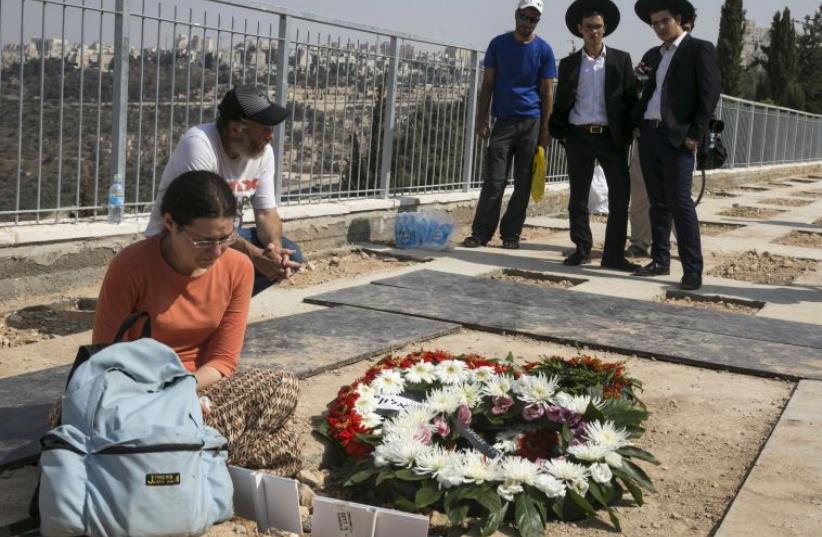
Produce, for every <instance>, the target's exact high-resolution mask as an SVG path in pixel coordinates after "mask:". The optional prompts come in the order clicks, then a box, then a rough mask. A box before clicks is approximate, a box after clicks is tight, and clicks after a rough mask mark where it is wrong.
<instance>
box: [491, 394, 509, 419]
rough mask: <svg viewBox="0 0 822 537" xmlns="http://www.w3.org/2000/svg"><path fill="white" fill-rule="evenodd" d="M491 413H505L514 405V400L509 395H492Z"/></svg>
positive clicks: (497, 414)
mask: <svg viewBox="0 0 822 537" xmlns="http://www.w3.org/2000/svg"><path fill="white" fill-rule="evenodd" d="M491 403H492V405H493V406H492V407H491V414H494V415H495V416H499V415H500V414H505V413H506V412H508V409H509V408H511V407H512V406H513V405H514V400H513V399H511V398H510V397H492V398H491Z"/></svg>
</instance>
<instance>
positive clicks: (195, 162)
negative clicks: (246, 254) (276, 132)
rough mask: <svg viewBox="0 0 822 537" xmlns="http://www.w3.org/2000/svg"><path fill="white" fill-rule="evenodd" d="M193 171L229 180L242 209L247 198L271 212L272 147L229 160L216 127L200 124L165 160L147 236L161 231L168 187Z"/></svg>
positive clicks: (187, 132)
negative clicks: (246, 156) (250, 156)
mask: <svg viewBox="0 0 822 537" xmlns="http://www.w3.org/2000/svg"><path fill="white" fill-rule="evenodd" d="M194 170H207V171H210V172H214V173H216V174H217V175H219V176H220V177H222V178H223V179H225V180H226V181H228V184H229V185H230V186H231V190H233V191H234V195H235V196H236V197H237V201H238V202H240V204H241V209H242V205H245V202H246V201H248V200H249V199H250V200H251V206H252V207H254V208H255V209H272V208H274V207H276V206H277V199H276V197H275V196H274V150H273V149H272V148H271V146H270V145H266V146H265V151H264V152H263V154H262V156H260V157H259V158H255V159H242V158H241V159H236V160H231V159H230V158H228V156H227V155H226V153H225V151H224V150H223V144H222V143H221V142H220V135H219V133H218V132H217V126H216V125H215V124H214V123H203V124H202V125H197V126H195V127H191V128H190V129H188V130H187V131H186V133H185V134H183V137H182V138H181V139H180V143H178V144H177V147H176V148H174V152H173V153H172V154H171V157H170V158H169V159H168V164H166V167H165V170H163V176H162V178H161V179H160V187H159V189H158V190H157V198H156V199H155V200H154V206H153V207H152V208H151V217H150V218H149V221H148V226H146V231H145V236H146V237H151V236H154V235H158V234H159V233H161V232H162V231H163V218H162V215H161V214H160V205H161V203H162V200H163V196H165V193H166V189H168V185H169V184H171V182H172V181H173V180H174V179H176V178H177V177H178V176H180V175H181V174H183V173H185V172H189V171H194Z"/></svg>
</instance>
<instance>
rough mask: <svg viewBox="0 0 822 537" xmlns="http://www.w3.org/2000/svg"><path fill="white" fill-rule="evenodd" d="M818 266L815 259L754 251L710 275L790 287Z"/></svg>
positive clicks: (713, 270) (734, 258)
mask: <svg viewBox="0 0 822 537" xmlns="http://www.w3.org/2000/svg"><path fill="white" fill-rule="evenodd" d="M818 264H819V263H818V262H817V261H815V260H813V259H800V258H796V257H786V256H782V255H774V254H772V253H770V252H762V253H759V252H757V251H755V250H752V251H748V252H745V253H744V254H742V255H738V254H737V255H734V256H733V257H732V258H731V259H729V260H728V261H725V262H724V263H722V264H720V265H718V266H716V267H715V268H713V269H712V270H711V271H710V272H709V273H708V274H709V275H711V276H718V277H720V278H729V279H732V280H741V281H746V282H752V283H763V284H768V285H788V284H790V283H791V282H792V281H794V280H795V279H796V277H797V276H799V275H800V274H802V273H803V272H806V271H811V270H816V266H817V265H818Z"/></svg>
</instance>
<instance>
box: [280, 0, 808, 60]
mask: <svg viewBox="0 0 822 537" xmlns="http://www.w3.org/2000/svg"><path fill="white" fill-rule="evenodd" d="M615 1H616V4H617V6H619V8H620V12H621V15H622V22H621V23H620V25H619V27H618V28H617V30H616V31H615V32H614V33H613V34H612V35H611V36H609V37H608V39H607V40H606V44H610V45H611V46H613V47H616V48H620V49H623V50H627V51H628V52H630V53H631V56H632V57H640V56H641V55H642V54H643V53H644V52H645V51H646V50H647V49H648V48H649V47H651V46H653V45H654V44H656V36H655V35H654V34H653V32H652V30H651V29H650V28H649V27H648V26H646V25H644V24H643V23H642V22H641V21H640V20H639V19H638V18H637V16H636V14H635V13H634V2H633V1H631V0H615ZM265 3H268V2H265ZM270 3H271V4H272V5H278V6H281V7H286V8H290V9H296V10H300V11H306V12H311V13H318V14H322V15H325V16H328V17H334V18H338V19H345V20H350V21H357V22H360V23H363V24H369V25H372V26H379V27H383V28H389V29H392V30H396V31H400V32H407V33H412V34H418V35H423V36H426V37H433V38H437V39H443V40H447V41H449V42H456V43H459V44H464V45H470V46H472V47H476V48H479V49H485V47H486V46H487V44H488V41H489V40H490V39H491V38H492V37H494V36H495V35H497V34H500V33H503V32H505V31H507V30H512V29H513V24H514V17H513V12H514V9H515V8H516V5H517V0H382V1H378V0H276V1H274V2H270ZM692 3H693V4H694V6H696V9H697V15H698V19H697V26H696V30H695V32H694V35H695V36H697V37H702V38H703V39H707V40H709V41H712V42H714V43H715V42H716V37H717V34H718V33H719V15H720V10H721V6H722V3H723V2H722V1H721V0H693V1H692ZM820 3H822V0H779V1H774V0H756V1H752V0H748V1H745V2H744V7H745V9H746V11H747V17H748V18H751V19H754V20H755V21H756V24H757V26H766V27H767V26H770V22H771V19H772V18H773V15H774V13H775V12H776V11H777V10H780V11H781V9H782V8H783V7H785V6H787V7H789V8H790V9H791V13H792V15H793V17H794V18H798V19H801V18H803V17H804V16H805V15H808V14H811V13H813V12H814V11H815V10H816V9H817V8H818V7H819V5H820ZM570 4H571V2H570V0H545V11H544V13H543V16H542V21H541V22H540V23H539V26H538V27H537V34H538V35H540V37H542V38H543V39H545V40H546V41H548V42H549V43H550V44H551V46H552V47H553V49H554V53H555V54H556V56H557V57H558V58H560V57H562V56H565V55H566V54H567V53H568V52H569V51H570V50H571V43H572V41H573V40H576V41H577V48H579V46H580V45H581V40H579V39H577V38H575V37H573V36H572V35H571V34H570V33H569V32H568V29H567V28H566V27H565V10H566V9H567V7H568V6H569V5H570Z"/></svg>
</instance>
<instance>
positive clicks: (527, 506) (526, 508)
mask: <svg viewBox="0 0 822 537" xmlns="http://www.w3.org/2000/svg"><path fill="white" fill-rule="evenodd" d="M514 522H515V523H516V525H517V529H518V530H519V533H520V535H522V537H543V535H544V533H545V521H543V520H542V517H541V516H540V513H539V509H537V506H536V502H535V501H534V499H533V498H532V497H531V496H529V495H528V494H520V495H519V496H517V501H516V503H515V504H514Z"/></svg>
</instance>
